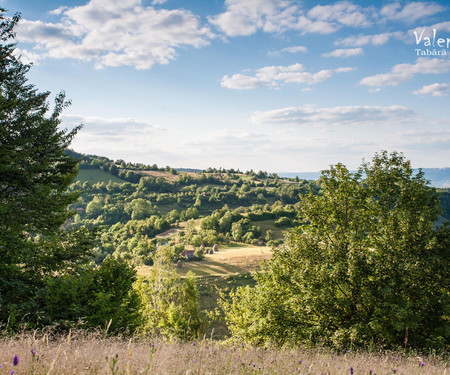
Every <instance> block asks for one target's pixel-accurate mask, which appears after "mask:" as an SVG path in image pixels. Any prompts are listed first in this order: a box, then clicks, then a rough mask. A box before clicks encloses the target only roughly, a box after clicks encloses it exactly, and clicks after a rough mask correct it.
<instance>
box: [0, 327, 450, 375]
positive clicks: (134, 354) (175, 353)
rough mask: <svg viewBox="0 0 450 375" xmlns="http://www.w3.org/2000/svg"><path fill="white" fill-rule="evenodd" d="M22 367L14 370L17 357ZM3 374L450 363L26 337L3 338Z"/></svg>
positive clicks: (365, 370) (359, 370)
mask: <svg viewBox="0 0 450 375" xmlns="http://www.w3.org/2000/svg"><path fill="white" fill-rule="evenodd" d="M15 356H17V357H16V362H17V365H16V366H14V365H13V360H14V357H15ZM0 365H1V366H2V367H0V374H10V373H11V371H15V374H58V375H69V374H70V375H72V374H73V375H78V374H91V375H96V374H111V375H113V374H115V375H118V374H152V375H159V374H161V375H162V374H171V375H178V374H179V375H186V374H190V375H193V374H211V375H213V374H222V375H234V374H236V375H244V374H247V375H250V374H267V375H272V374H283V375H284V374H304V375H306V374H317V375H319V374H320V375H321V374H333V375H340V374H342V375H344V374H345V375H348V374H355V375H359V374H368V375H370V374H378V375H385V374H399V375H400V374H402V375H412V374H421V375H432V374H433V375H434V374H435V375H443V374H446V373H447V372H448V371H450V367H449V363H448V358H444V357H442V356H438V355H435V354H433V353H429V354H426V355H421V354H417V353H413V352H411V353H408V354H405V353H397V352H387V351H380V352H372V353H367V352H358V351H345V352H343V353H340V354H339V353H335V352H331V351H329V350H327V349H325V348H319V349H315V350H308V349H302V348H295V349H290V348H285V349H282V348H275V347H266V348H263V347H252V346H245V345H241V344H236V345H232V344H221V343H217V342H214V341H211V340H208V339H207V338H206V339H203V340H199V341H191V342H177V341H172V342H167V341H163V340H160V339H154V340H139V339H134V338H131V339H129V338H119V337H105V335H104V334H101V333H98V334H88V335H87V334H85V333H84V332H77V333H72V334H69V335H66V336H52V335H43V334H41V335H39V336H38V335H32V334H22V335H17V336H15V337H14V338H6V337H4V338H0Z"/></svg>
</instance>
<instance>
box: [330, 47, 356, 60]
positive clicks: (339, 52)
mask: <svg viewBox="0 0 450 375" xmlns="http://www.w3.org/2000/svg"><path fill="white" fill-rule="evenodd" d="M363 54H364V51H363V49H362V48H348V49H335V50H334V51H331V52H329V53H324V54H322V56H324V57H340V58H343V57H351V56H359V55H363Z"/></svg>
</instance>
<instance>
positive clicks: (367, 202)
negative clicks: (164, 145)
mask: <svg viewBox="0 0 450 375" xmlns="http://www.w3.org/2000/svg"><path fill="white" fill-rule="evenodd" d="M0 20H1V23H0V31H1V40H2V45H1V47H0V63H1V64H0V75H1V76H2V77H3V81H2V82H1V84H2V90H1V97H0V109H1V116H0V144H1V145H2V147H0V172H1V173H0V214H1V215H0V259H1V260H2V261H1V262H0V328H1V331H2V335H3V336H2V339H1V342H0V344H1V345H4V347H0V361H1V363H0V364H1V367H0V373H1V372H5V371H6V372H7V373H9V374H13V373H21V372H28V373H31V374H37V373H47V374H49V373H58V374H60V373H61V374H64V373H80V372H85V373H92V374H97V373H100V372H103V373H104V372H109V373H111V374H118V373H130V374H131V373H170V374H175V373H179V371H182V372H181V373H185V374H186V373H191V372H192V373H199V374H202V373H226V374H233V373H236V374H250V373H267V374H269V373H282V374H284V373H291V372H292V373H324V372H328V373H346V372H348V373H350V374H353V373H354V372H357V371H359V372H370V371H372V373H373V372H374V371H375V372H379V373H386V372H398V371H405V373H412V372H417V373H424V371H428V369H430V371H440V370H445V368H444V367H445V363H444V362H443V358H441V359H437V362H433V359H432V358H431V357H427V358H425V359H424V358H417V357H408V358H405V359H404V360H400V359H399V358H400V357H399V356H398V355H392V354H389V356H386V355H385V356H381V357H380V356H379V355H372V354H370V355H367V356H366V355H362V356H360V354H357V353H356V354H355V353H352V352H348V353H347V352H346V354H344V355H342V356H337V355H336V354H332V352H329V351H327V350H325V349H323V348H324V347H327V348H329V349H328V350H331V349H330V348H333V349H335V350H336V349H337V350H340V351H345V350H353V349H354V348H360V349H372V350H373V348H384V349H398V348H403V350H405V351H412V350H416V349H421V350H425V351H427V350H431V348H433V349H435V350H437V351H438V352H439V353H446V350H448V345H449V342H450V325H449V320H450V313H449V311H450V293H449V290H448V285H450V268H449V263H448V262H449V259H450V253H449V251H450V228H449V226H448V225H447V223H446V221H445V220H443V219H442V216H440V215H441V214H442V210H441V209H440V206H439V199H440V198H442V197H443V196H444V194H441V195H440V196H439V194H438V193H437V191H436V190H435V189H433V188H431V187H430V186H429V185H428V183H427V181H426V180H425V178H424V176H423V173H422V172H420V171H419V172H418V173H413V170H412V169H411V166H410V163H409V161H407V160H405V159H404V157H403V156H402V154H399V153H397V152H392V153H390V154H389V153H388V152H386V151H383V152H381V153H380V154H376V155H375V156H374V158H373V160H372V162H371V163H364V164H363V165H362V166H361V168H360V169H359V170H358V171H357V172H355V173H352V172H349V171H348V170H347V169H346V168H345V166H343V165H341V164H337V165H335V166H332V167H331V168H330V170H328V171H324V172H323V173H322V176H321V178H320V180H319V181H318V182H306V181H299V180H298V179H296V180H289V181H287V180H286V181H282V180H280V179H279V178H278V176H276V175H267V173H265V172H258V173H254V172H253V171H249V172H246V173H241V172H240V171H235V170H227V171H224V170H222V169H220V170H212V169H210V170H207V171H204V172H202V173H198V172H195V171H186V172H183V173H179V172H177V171H175V170H174V169H172V168H169V167H166V168H158V167H157V166H156V165H152V166H144V165H138V164H130V163H125V161H120V160H118V161H111V160H109V159H106V158H101V157H94V156H86V155H77V154H76V153H74V152H72V151H69V150H68V146H69V145H70V142H71V140H72V138H73V137H74V136H75V135H76V133H77V132H78V131H79V130H80V129H81V127H78V128H75V129H74V130H72V131H71V132H67V131H65V130H62V131H61V130H60V129H59V125H60V124H61V119H60V114H61V111H62V110H63V109H64V108H65V107H66V105H67V104H68V103H67V102H66V101H65V98H64V94H63V93H61V94H60V95H58V96H57V97H56V103H55V107H54V110H53V111H52V112H51V113H48V112H49V105H48V102H47V98H48V97H49V93H45V92H44V93H39V92H38V91H37V90H36V89H35V88H34V87H33V86H32V85H29V84H27V79H26V74H27V72H28V70H29V68H30V66H27V65H24V64H22V63H21V61H20V58H17V57H16V54H15V45H14V44H13V43H12V42H11V40H12V39H14V32H13V29H14V27H15V25H16V23H17V22H18V20H19V17H18V16H15V17H12V18H9V17H5V16H4V10H3V9H0ZM77 159H78V160H77ZM78 164H79V165H80V167H82V169H83V170H84V173H82V174H81V175H84V177H83V178H85V179H87V180H89V181H91V179H94V176H96V177H97V182H95V183H94V184H92V183H90V182H89V181H84V182H83V181H81V180H78V181H75V179H76V176H77V173H78ZM96 169H97V170H100V169H101V170H102V171H103V172H102V173H101V174H100V175H99V174H98V173H91V172H92V171H93V170H96ZM108 175H112V176H115V179H114V180H115V181H116V182H113V181H112V180H107V178H108ZM79 176H80V175H79ZM106 181H108V182H106ZM441 202H445V199H444V200H442V199H441ZM285 239H286V241H285ZM242 244H246V246H247V250H246V251H247V252H248V251H249V247H250V246H254V247H253V249H255V248H256V249H258V248H259V249H261V250H260V252H261V254H259V256H260V258H262V257H266V256H267V258H270V259H269V260H268V261H267V262H266V263H265V265H264V266H263V267H262V269H261V270H260V271H258V272H257V273H256V275H255V276H254V277H253V276H250V275H249V274H245V275H244V274H241V275H239V274H240V273H243V272H246V273H247V272H249V271H253V269H255V268H256V267H257V265H254V264H249V262H248V261H245V262H242V263H241V264H236V263H234V264H233V263H230V262H229V259H228V260H227V261H226V260H225V258H222V259H221V261H220V262H219V259H220V256H221V254H220V251H218V250H220V249H222V250H223V249H224V246H226V247H228V248H231V247H234V250H235V251H236V252H239V251H242V248H241V249H239V247H238V246H241V245H242ZM279 245H282V246H279ZM272 246H273V248H274V251H273V254H270V252H269V251H267V252H266V250H265V249H268V248H269V247H272ZM206 250H209V252H208V253H209V254H208V256H207V259H206V260H203V263H198V264H197V265H198V266H197V267H193V266H192V264H193V263H190V265H191V266H190V267H189V266H188V264H187V263H186V262H187V261H188V260H189V261H192V260H198V261H201V259H204V258H205V251H206ZM211 251H212V254H211ZM230 252H231V251H230ZM138 265H139V266H141V265H147V266H149V267H148V268H147V272H146V274H145V278H141V277H138V276H137V271H136V269H135V267H136V266H138ZM150 266H151V267H150ZM192 270H193V271H196V272H197V276H199V275H203V276H208V275H210V276H212V277H215V278H209V279H206V278H205V279H202V280H201V281H200V282H197V281H198V280H197V278H196V275H195V274H194V273H193V272H191V271H192ZM214 270H220V272H215V271H214ZM217 274H221V275H222V274H223V275H228V276H227V278H217V276H216V275H217ZM230 274H237V275H232V276H230ZM198 285H200V288H199V287H198ZM236 285H239V286H240V287H239V288H238V289H237V290H236V291H235V290H234V289H235V286H236ZM213 287H216V288H217V289H218V290H217V289H216V291H215V292H214V293H213V292H212V289H213ZM199 289H200V292H199ZM217 296H218V297H217ZM217 299H219V303H218V304H217ZM200 301H202V303H203V305H200ZM200 306H203V308H202V309H201V308H200ZM201 310H209V313H208V314H207V313H206V312H205V311H201ZM207 316H208V317H207ZM208 319H209V321H208ZM220 319H222V325H221V326H220V325H216V326H213V325H212V324H211V320H212V321H215V320H220ZM223 321H225V323H226V324H227V327H224V326H223ZM22 327H25V328H26V329H27V330H28V332H29V331H32V330H33V331H34V332H35V336H30V335H28V336H27V335H18V332H20V330H21V329H22ZM48 327H52V329H53V330H54V332H58V333H60V334H61V333H65V332H71V330H73V329H74V328H76V329H84V331H80V332H79V333H77V335H76V336H71V335H70V334H69V336H65V337H62V336H49V335H44V337H42V335H43V334H44V332H47V331H48ZM105 327H106V331H107V332H108V334H110V335H116V337H115V338H108V339H106V338H105V336H106V333H105V334H104V335H100V336H99V335H94V334H87V332H93V331H95V330H96V329H99V328H105ZM216 327H217V328H218V331H219V329H223V334H222V335H220V336H219V337H223V336H224V335H225V334H226V329H229V333H231V336H232V340H233V342H238V343H239V346H234V347H233V346H230V345H231V344H225V343H218V342H214V341H213V338H215V333H214V330H215V328H216ZM83 332H84V333H83ZM205 333H207V337H209V338H210V340H206V339H205ZM14 334H16V336H14ZM121 335H122V336H121ZM120 337H126V339H121V338H120ZM149 337H161V338H164V340H167V341H162V340H163V339H161V340H157V341H154V342H152V344H153V345H152V344H151V343H149V342H148V341H146V340H147V339H148V338H149ZM202 337H203V340H201V341H200V342H198V341H197V342H193V341H189V340H199V338H202ZM178 340H182V342H180V341H178ZM155 343H156V344H155ZM252 345H253V346H252ZM258 345H260V346H261V347H264V348H265V349H262V348H259V347H258ZM272 345H276V346H277V348H278V349H273V348H272ZM304 346H308V347H310V348H315V350H314V351H312V352H309V351H307V350H303V349H283V348H302V347H304ZM102 347H104V348H105V349H104V350H105V352H104V353H103V354H102V352H101V350H100V349H101V348H102ZM269 348H270V349H269ZM5 353H6V354H5ZM84 353H86V354H84ZM135 353H136V354H135ZM138 353H141V354H138ZM82 355H83V356H82ZM84 355H86V357H84ZM94 355H95V358H94V357H93V356H94ZM4 356H6V357H4ZM27 361H28V362H27ZM371 361H373V362H371ZM372 363H373V364H372ZM306 364H307V365H306ZM19 366H22V367H19ZM58 366H61V367H58ZM403 366H404V369H403ZM400 367H401V368H402V370H400ZM430 373H431V372H430ZM440 373H442V372H440Z"/></svg>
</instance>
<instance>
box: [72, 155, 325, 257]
mask: <svg viewBox="0 0 450 375" xmlns="http://www.w3.org/2000/svg"><path fill="white" fill-rule="evenodd" d="M70 154H71V155H72V156H74V157H76V158H78V159H81V162H80V164H79V174H78V177H77V178H76V180H75V182H74V183H73V184H72V186H71V189H73V190H75V191H81V192H82V193H81V197H80V199H79V200H78V201H77V202H75V203H74V204H73V205H71V207H70V208H71V209H72V210H75V211H76V213H77V214H76V215H75V217H74V219H73V224H75V225H80V224H81V225H85V226H87V227H97V226H101V227H103V228H105V231H104V232H103V233H102V235H101V238H100V243H99V246H98V253H97V255H98V256H97V258H96V261H97V262H101V261H102V260H103V259H104V258H105V257H106V256H107V255H109V254H112V255H114V257H116V258H119V259H121V258H122V259H128V260H130V261H131V262H133V263H134V264H135V265H136V266H139V265H142V264H152V262H153V257H154V254H155V252H156V249H157V248H158V246H160V245H163V244H168V245H170V246H171V248H170V249H171V251H172V250H173V252H174V257H175V258H176V256H177V254H178V253H180V254H181V253H182V252H183V251H184V250H185V249H186V248H188V249H196V248H198V247H201V246H207V247H210V246H213V245H214V244H223V243H227V244H230V243H239V244H249V245H268V246H272V245H278V244H280V243H281V242H282V241H283V238H284V231H285V230H287V229H289V228H292V227H294V226H298V225H299V222H298V221H297V212H298V210H297V208H296V204H297V203H298V202H299V201H300V195H301V193H307V192H308V191H313V192H315V193H317V192H318V191H319V189H318V185H317V183H316V182H315V181H306V180H300V179H299V178H294V179H286V178H284V179H283V178H280V177H279V176H278V175H276V174H268V173H267V172H262V171H259V172H257V173H255V172H253V171H247V172H245V173H243V172H241V171H239V170H234V169H228V170H224V169H222V168H221V169H218V170H217V169H212V168H209V169H207V170H205V171H195V170H194V171H193V170H188V171H177V170H175V169H174V168H171V167H164V168H161V167H158V166H157V165H155V164H153V165H144V164H139V163H128V162H126V161H123V160H116V161H113V160H110V159H108V158H106V157H101V156H96V155H81V154H78V153H75V152H73V151H70ZM69 225H72V223H69ZM169 233H170V239H169V238H168V236H169Z"/></svg>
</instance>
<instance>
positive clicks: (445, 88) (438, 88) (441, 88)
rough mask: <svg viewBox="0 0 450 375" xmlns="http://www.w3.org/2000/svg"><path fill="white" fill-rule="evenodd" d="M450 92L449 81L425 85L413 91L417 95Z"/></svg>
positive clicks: (439, 94)
mask: <svg viewBox="0 0 450 375" xmlns="http://www.w3.org/2000/svg"><path fill="white" fill-rule="evenodd" d="M449 92H450V85H449V84H448V83H433V84H432V85H425V86H423V87H422V88H421V89H419V90H416V91H414V92H413V94H415V95H433V96H447V95H448V94H449Z"/></svg>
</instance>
